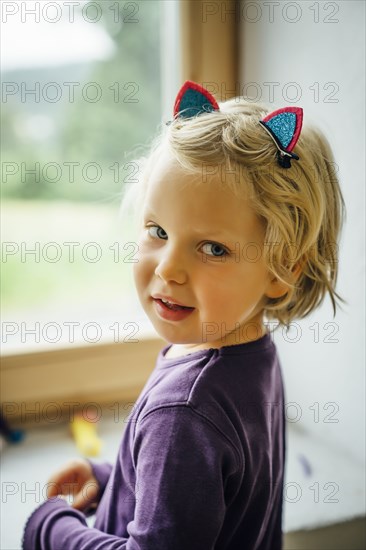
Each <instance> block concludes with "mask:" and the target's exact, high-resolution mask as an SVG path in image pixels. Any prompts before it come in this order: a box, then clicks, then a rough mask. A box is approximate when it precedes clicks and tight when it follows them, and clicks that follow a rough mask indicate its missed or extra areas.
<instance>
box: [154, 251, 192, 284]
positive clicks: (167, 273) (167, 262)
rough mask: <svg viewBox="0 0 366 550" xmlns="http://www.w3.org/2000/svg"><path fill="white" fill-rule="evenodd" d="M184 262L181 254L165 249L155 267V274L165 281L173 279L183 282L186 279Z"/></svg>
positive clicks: (179, 282)
mask: <svg viewBox="0 0 366 550" xmlns="http://www.w3.org/2000/svg"><path fill="white" fill-rule="evenodd" d="M167 248H168V247H167ZM185 264H186V262H185V260H184V259H183V257H182V255H181V254H178V253H177V252H174V251H173V250H170V251H169V250H168V249H166V250H165V251H164V253H163V254H162V256H161V258H160V261H159V262H158V264H157V266H156V268H155V275H156V276H157V277H160V278H161V279H163V281H165V282H169V281H174V282H176V283H178V284H183V283H185V281H186V280H187V270H186V265H185Z"/></svg>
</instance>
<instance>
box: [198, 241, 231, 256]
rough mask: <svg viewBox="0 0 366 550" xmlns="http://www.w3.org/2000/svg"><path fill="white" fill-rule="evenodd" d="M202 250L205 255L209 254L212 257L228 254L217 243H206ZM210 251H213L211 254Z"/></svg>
mask: <svg viewBox="0 0 366 550" xmlns="http://www.w3.org/2000/svg"><path fill="white" fill-rule="evenodd" d="M206 247H207V248H206ZM205 248H206V249H205ZM202 249H203V251H204V253H205V254H208V255H210V256H216V257H219V256H226V254H227V253H228V252H227V250H226V249H225V248H224V247H223V246H221V245H220V244H216V243H206V244H204V245H203V247H202ZM210 249H211V252H210Z"/></svg>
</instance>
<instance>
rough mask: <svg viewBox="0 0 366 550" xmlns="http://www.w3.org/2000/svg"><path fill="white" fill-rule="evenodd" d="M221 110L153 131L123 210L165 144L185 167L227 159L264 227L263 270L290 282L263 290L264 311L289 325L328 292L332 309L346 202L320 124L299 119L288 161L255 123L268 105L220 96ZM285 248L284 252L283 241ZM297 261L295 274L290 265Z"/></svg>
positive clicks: (140, 193)
mask: <svg viewBox="0 0 366 550" xmlns="http://www.w3.org/2000/svg"><path fill="white" fill-rule="evenodd" d="M219 108H220V110H219V111H214V112H211V113H208V114H200V115H199V116H196V117H193V118H186V119H184V118H182V117H179V118H176V119H174V120H173V121H171V123H170V124H169V125H168V126H166V125H164V126H163V129H162V132H160V134H159V135H158V136H157V137H156V138H154V140H153V142H152V145H151V149H150V153H149V155H148V156H147V157H142V158H140V159H138V161H137V162H138V166H139V168H140V169H141V178H140V180H139V182H140V185H137V186H136V185H135V184H132V185H131V184H130V185H129V186H127V187H126V189H125V192H124V198H123V202H122V211H123V212H124V211H125V210H126V209H128V208H129V207H130V206H133V207H134V210H135V214H138V209H139V207H140V206H141V204H142V201H143V197H144V195H145V192H146V186H147V185H148V175H149V173H150V171H151V168H152V167H153V165H154V163H155V162H156V159H157V157H158V156H159V155H160V154H161V152H162V151H163V150H164V149H166V148H167V147H168V148H169V150H170V151H171V152H172V153H173V155H174V157H175V158H176V160H177V161H178V162H179V163H180V165H181V166H182V167H183V169H184V170H187V171H189V172H192V173H199V172H200V171H201V170H202V167H203V166H206V167H207V166H209V165H210V166H225V167H226V168H227V170H228V171H230V172H231V171H233V170H234V171H235V173H236V174H238V176H239V177H238V178H235V183H233V182H232V179H230V182H228V183H227V185H229V186H230V187H231V188H232V190H233V191H235V192H236V193H238V194H239V195H240V194H243V192H244V191H245V195H246V196H248V194H249V197H250V201H251V207H252V208H253V209H254V211H255V212H256V214H257V216H258V218H259V220H260V221H261V223H262V225H263V228H264V231H265V240H264V242H265V243H266V244H267V245H268V246H266V247H265V249H264V259H265V262H266V265H267V266H268V269H269V271H270V272H271V273H272V274H273V276H275V277H276V278H277V279H278V280H279V281H282V282H283V283H285V284H286V285H288V287H289V290H288V292H287V293H286V294H285V295H284V296H281V297H279V298H268V297H265V300H264V302H263V313H264V316H265V317H266V318H267V319H268V320H277V321H278V322H279V324H278V326H280V325H285V326H286V327H287V328H289V326H290V324H291V322H292V321H293V320H294V319H296V318H298V319H302V318H304V317H306V316H307V315H309V314H310V313H311V312H312V311H313V310H314V309H316V308H317V307H318V306H319V305H320V304H321V303H322V302H323V300H324V297H325V295H326V292H328V293H329V295H330V299H331V301H332V306H333V313H334V316H335V315H336V298H338V300H340V301H341V302H343V303H347V302H345V300H343V298H341V296H339V294H337V292H336V291H335V287H336V282H337V275H338V239H339V236H340V231H341V228H342V225H343V221H344V217H345V203H344V200H343V196H342V193H341V189H340V185H339V181H338V179H337V176H336V170H335V166H336V165H335V162H334V157H333V154H332V151H331V148H330V145H329V143H328V141H327V140H326V138H325V137H324V135H323V134H322V133H321V132H320V130H318V129H316V128H313V127H307V126H306V125H304V126H303V128H302V131H301V135H300V138H299V140H298V142H297V145H296V146H295V152H296V153H297V154H298V155H299V157H300V160H299V161H296V160H292V161H291V163H292V165H291V168H289V169H284V168H281V167H280V166H279V164H278V163H277V156H276V155H277V148H276V146H275V145H274V143H273V141H272V139H271V137H270V136H269V135H268V134H267V132H266V131H265V130H264V128H262V127H261V125H260V124H259V122H258V121H259V120H261V119H262V118H263V117H264V116H265V115H266V114H268V113H269V112H270V111H269V110H268V109H267V108H266V107H265V106H264V105H262V104H259V103H253V102H251V101H249V100H246V99H245V98H243V97H240V98H238V97H237V98H234V99H230V100H228V101H225V102H222V103H219ZM289 245H290V246H291V247H294V249H295V250H293V248H291V257H289V253H288V246H289ZM296 265H300V266H301V273H300V276H299V277H298V279H297V281H296V282H293V281H294V279H293V273H292V269H293V268H294V267H296Z"/></svg>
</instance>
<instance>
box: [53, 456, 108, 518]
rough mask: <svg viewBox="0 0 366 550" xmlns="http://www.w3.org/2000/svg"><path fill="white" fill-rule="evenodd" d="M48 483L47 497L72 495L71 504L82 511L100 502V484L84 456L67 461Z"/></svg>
mask: <svg viewBox="0 0 366 550" xmlns="http://www.w3.org/2000/svg"><path fill="white" fill-rule="evenodd" d="M47 484H48V487H47V498H52V497H55V496H57V495H61V496H67V495H71V496H72V504H71V506H72V507H73V508H76V509H77V510H80V511H81V512H85V511H86V510H88V509H89V508H90V507H91V506H93V507H96V506H97V504H98V500H97V496H98V492H99V484H98V481H97V480H96V478H95V477H94V476H93V471H92V468H91V465H90V464H89V462H88V461H87V460H84V459H83V458H75V459H74V460H70V462H67V463H66V464H65V466H63V467H62V468H60V470H58V471H57V472H55V473H54V474H53V475H52V476H51V477H50V478H49V480H48V481H47Z"/></svg>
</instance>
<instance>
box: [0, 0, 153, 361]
mask: <svg viewBox="0 0 366 550" xmlns="http://www.w3.org/2000/svg"><path fill="white" fill-rule="evenodd" d="M71 4H72V3H71ZM12 5H14V6H16V5H17V6H18V11H17V12H16V13H11V14H10V13H9V14H8V15H7V18H6V21H5V22H4V24H3V25H2V27H3V32H2V52H3V53H2V55H3V58H2V86H3V88H2V89H3V105H2V110H1V141H2V186H1V193H2V241H3V242H2V319H3V342H2V344H3V350H4V351H5V352H7V351H9V352H10V351H13V350H14V349H15V346H18V349H17V351H20V352H22V351H26V350H27V349H29V348H33V347H34V346H36V347H37V349H39V348H42V347H44V346H45V347H48V348H49V347H50V346H53V347H59V346H62V345H64V344H67V343H68V342H71V343H72V342H73V341H74V342H78V343H86V342H89V341H102V340H105V339H107V340H108V339H109V340H112V341H113V339H115V336H116V334H117V326H118V328H119V337H118V341H123V340H124V339H125V338H128V336H129V335H131V334H132V333H133V332H134V328H133V326H131V327H127V328H123V327H124V326H125V323H126V322H127V321H131V322H132V323H135V324H136V322H137V321H136V319H140V316H141V322H142V323H146V321H145V320H144V317H143V315H142V312H141V311H140V312H139V310H138V305H137V300H136V295H135V291H134V288H133V282H132V263H131V262H132V261H133V259H134V253H135V252H136V245H135V243H134V242H133V241H134V238H135V237H134V235H132V233H131V230H130V229H129V224H128V220H119V218H118V215H119V204H120V195H121V192H122V190H123V184H124V181H126V178H128V177H131V176H132V175H133V172H134V165H133V164H132V163H131V161H132V160H133V158H134V156H138V155H140V154H142V153H143V152H146V149H147V147H148V144H149V141H150V140H151V138H152V136H153V135H154V134H155V133H156V131H157V128H158V125H159V124H160V123H161V118H162V112H161V102H160V98H161V95H162V90H161V60H160V51H161V40H160V27H161V23H160V21H161V10H162V3H161V2H159V1H153V0H149V1H139V2H123V1H119V2H117V1H113V2H108V1H107V2H79V5H78V6H76V5H72V6H71V5H67V3H66V5H65V3H64V2H59V3H56V2H52V3H47V4H44V3H42V2H19V3H18V4H16V3H12ZM46 5H47V6H48V8H47V9H46V10H45V9H44V6H46ZM57 6H59V9H57ZM157 98H159V101H157V100H156V99H157ZM128 243H131V244H128ZM136 307H137V310H136ZM138 322H139V321H138ZM139 328H140V325H139ZM32 330H33V331H34V332H32ZM140 335H141V331H140ZM134 337H135V338H138V337H139V335H135V336H134Z"/></svg>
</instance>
